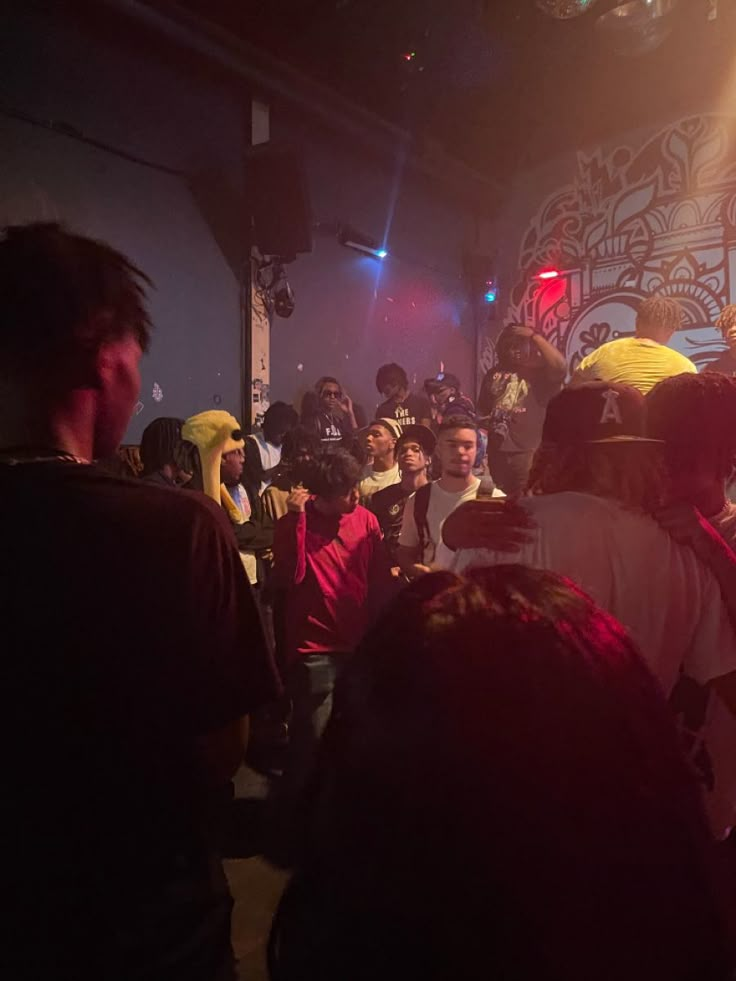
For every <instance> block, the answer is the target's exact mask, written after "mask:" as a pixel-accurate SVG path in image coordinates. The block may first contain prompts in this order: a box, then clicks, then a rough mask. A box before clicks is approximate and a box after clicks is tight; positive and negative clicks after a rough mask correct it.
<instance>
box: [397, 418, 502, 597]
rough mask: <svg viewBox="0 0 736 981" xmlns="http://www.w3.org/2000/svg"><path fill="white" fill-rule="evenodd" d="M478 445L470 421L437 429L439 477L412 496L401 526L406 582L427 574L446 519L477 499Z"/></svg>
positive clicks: (400, 558)
mask: <svg viewBox="0 0 736 981" xmlns="http://www.w3.org/2000/svg"><path fill="white" fill-rule="evenodd" d="M477 445H478V430H477V428H476V425H475V422H474V421H473V420H472V419H471V418H470V417H468V416H449V417H448V418H446V419H444V420H443V421H442V423H441V425H440V426H439V428H438V430H437V448H436V451H435V455H436V458H437V461H438V462H439V464H440V467H441V468H442V476H441V477H440V478H439V480H435V481H434V482H433V483H431V484H426V485H425V486H424V487H421V488H419V490H418V491H416V492H415V493H414V494H412V495H411V497H410V498H409V499H408V501H407V502H406V506H405V507H404V517H403V519H402V522H401V532H400V533H399V546H398V549H397V557H398V562H399V566H400V567H401V571H402V572H403V574H404V575H405V576H407V577H408V578H409V579H414V578H416V577H417V576H418V575H422V574H423V573H425V572H429V571H430V568H431V566H432V565H433V564H434V563H435V561H436V560H437V559H438V558H440V556H439V555H438V550H439V549H441V546H442V524H443V522H444V520H445V518H446V517H447V516H448V514H450V513H451V512H452V511H454V510H455V508H456V507H458V506H459V505H460V504H462V503H463V502H464V501H472V500H474V499H475V497H476V496H477V494H478V488H479V487H480V480H479V479H478V477H476V476H475V475H474V474H473V463H474V461H475V454H476V449H477ZM495 493H496V494H500V493H501V492H500V491H498V492H495ZM501 496H503V495H502V494H501Z"/></svg>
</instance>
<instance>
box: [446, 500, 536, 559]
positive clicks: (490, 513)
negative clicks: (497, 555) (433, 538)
mask: <svg viewBox="0 0 736 981" xmlns="http://www.w3.org/2000/svg"><path fill="white" fill-rule="evenodd" d="M536 527H537V526H536V523H535V522H534V521H533V520H532V518H531V517H530V516H529V514H528V512H527V511H526V510H525V509H524V508H523V507H521V506H520V505H518V504H514V503H513V501H506V500H503V499H497V500H494V501H467V502H466V503H465V504H461V505H460V507H459V508H457V510H455V511H453V512H452V514H450V515H449V516H448V517H447V518H446V519H445V522H444V524H443V526H442V540H443V541H444V543H445V545H447V547H448V548H450V549H452V550H453V551H457V550H458V549H461V548H488V549H491V550H492V551H494V552H509V553H513V552H518V551H519V549H520V548H521V547H522V546H523V545H528V544H530V543H531V542H533V541H534V538H533V535H532V532H533V531H534V529H535V528H536Z"/></svg>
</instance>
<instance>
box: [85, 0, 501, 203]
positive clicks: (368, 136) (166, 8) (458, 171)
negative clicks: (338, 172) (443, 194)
mask: <svg viewBox="0 0 736 981" xmlns="http://www.w3.org/2000/svg"><path fill="white" fill-rule="evenodd" d="M102 4H103V5H104V6H106V7H108V8H111V9H115V10H116V11H118V12H119V13H122V14H124V15H126V16H127V17H128V18H132V19H135V20H136V21H138V22H139V23H141V24H143V25H145V26H147V27H148V28H149V29H151V30H154V31H155V32H157V33H159V34H160V35H164V36H165V37H167V38H168V39H169V40H171V41H173V42H175V43H176V44H178V45H179V46H181V47H183V48H185V49H189V50H191V51H194V52H196V53H198V54H199V55H201V56H204V57H205V58H207V59H210V60H212V61H213V62H214V63H216V64H219V65H220V66H221V67H223V68H225V69H226V70H228V71H229V72H231V73H232V74H233V75H235V76H237V77H240V78H243V79H244V80H247V82H248V83H249V84H250V86H251V87H252V88H253V89H255V92H254V94H257V95H260V96H261V97H262V98H265V99H266V101H267V100H268V98H269V96H274V97H278V98H280V99H283V100H284V101H285V102H286V103H288V104H290V105H292V106H294V107H297V108H299V109H302V110H305V111H307V112H308V113H310V114H311V115H313V116H315V117H318V118H320V119H322V120H324V121H325V122H327V123H328V124H330V126H331V127H332V128H333V129H334V128H337V129H338V130H339V131H340V132H341V133H344V134H346V135H349V136H351V137H354V138H356V139H358V140H360V141H361V142H362V143H363V144H364V145H366V146H369V147H371V148H372V149H377V150H379V151H381V152H382V153H383V154H384V155H385V156H387V157H388V159H389V160H395V158H396V155H397V153H401V154H406V157H407V166H408V167H409V169H411V170H413V171H415V172H416V173H418V174H421V175H423V176H425V177H428V178H430V179H432V180H433V181H435V182H437V183H439V184H441V185H444V186H445V187H446V188H447V190H448V191H452V192H454V194H455V195H457V196H458V198H460V199H462V200H463V201H465V202H466V204H468V205H472V207H473V208H474V209H475V210H476V211H478V212H480V213H485V214H493V213H494V212H495V210H496V208H497V205H498V202H499V200H500V196H501V195H503V194H504V193H505V192H506V187H505V186H504V185H503V184H501V183H500V182H499V181H496V180H495V179H494V178H492V177H487V176H485V175H482V174H480V173H478V172H477V171H476V170H473V168H471V167H469V166H468V165H467V164H464V163H462V162H461V161H459V160H457V159H455V158H454V157H451V156H450V155H449V154H447V153H445V151H444V150H443V149H442V148H441V147H440V145H439V144H435V143H432V142H430V141H426V140H424V141H422V143H421V145H419V144H417V142H416V141H415V140H414V138H413V137H412V135H411V134H410V133H408V132H407V131H406V130H403V129H401V128H400V127H398V126H395V125H393V124H391V123H389V122H387V121H386V120H385V119H382V118H381V117H379V116H377V115H376V114H374V113H372V112H370V111H369V110H368V109H365V108H363V107H361V106H358V105H356V104H355V103H353V102H351V101H350V100H349V99H346V98H345V97H344V96H342V95H340V94H339V93H338V92H335V91H334V90H332V89H330V88H329V87H327V86H325V85H322V84H320V83H318V82H315V81H313V80H312V79H310V78H308V77H307V76H305V75H303V74H302V73H301V72H299V71H297V70H296V69H294V68H292V67H291V66H289V65H287V64H284V63H283V62H280V61H278V60H277V59H275V58H273V57H272V56H270V55H268V54H267V53H265V52H263V51H261V50H259V49H258V48H256V47H254V46H253V45H250V44H248V42H246V41H244V40H242V39H241V38H239V37H235V36H234V35H233V34H231V33H230V32H228V31H226V30H223V29H222V28H220V27H218V26H216V25H214V24H212V23H211V22H210V21H208V20H205V19H203V18H202V17H199V16H197V15H195V14H192V13H190V12H189V11H187V10H185V9H183V8H182V7H181V6H180V5H179V4H177V3H174V2H171V0H155V2H150V0H102Z"/></svg>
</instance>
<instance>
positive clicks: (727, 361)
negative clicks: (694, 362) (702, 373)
mask: <svg viewBox="0 0 736 981" xmlns="http://www.w3.org/2000/svg"><path fill="white" fill-rule="evenodd" d="M716 327H717V328H718V329H719V330H720V332H721V334H722V335H723V340H724V341H725V342H726V344H727V348H726V350H725V351H724V352H723V354H721V355H720V356H719V357H718V358H716V360H715V361H712V362H711V363H710V364H709V365H708V366H707V367H706V369H705V370H706V371H718V372H720V373H721V374H723V375H731V377H734V376H736V303H730V304H729V305H728V306H727V307H724V308H723V310H722V311H721V315H720V317H719V318H718V320H716Z"/></svg>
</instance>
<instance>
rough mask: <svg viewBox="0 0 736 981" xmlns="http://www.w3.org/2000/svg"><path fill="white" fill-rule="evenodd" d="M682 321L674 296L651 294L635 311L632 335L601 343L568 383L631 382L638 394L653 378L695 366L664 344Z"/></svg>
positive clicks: (649, 387)
mask: <svg viewBox="0 0 736 981" xmlns="http://www.w3.org/2000/svg"><path fill="white" fill-rule="evenodd" d="M681 324H682V307H681V306H680V304H679V303H678V301H677V300H675V299H673V298H672V297H668V296H660V295H657V294H655V295H654V296H649V297H647V298H646V300H643V301H642V303H641V305H640V306H639V309H638V311H637V314H636V326H635V328H634V336H633V337H619V338H617V339H616V340H614V341H609V342H608V343H607V344H602V345H601V346H600V347H599V348H597V350H595V351H593V352H592V354H589V355H588V356H587V357H585V358H583V360H582V361H581V362H580V364H579V365H578V367H577V369H576V370H575V372H574V374H573V376H572V379H571V380H570V384H571V385H579V384H582V383H583V382H587V381H604V382H613V383H615V384H621V385H631V386H633V388H637V389H638V390H639V391H640V392H641V393H642V395H646V394H647V392H649V391H651V390H652V389H653V388H654V386H655V385H656V384H657V382H659V381H662V379H663V378H670V377H672V375H681V374H683V372H690V373H691V374H695V372H697V370H698V369H697V368H696V367H695V365H694V364H693V363H692V361H690V359H689V358H686V357H685V355H684V354H680V352H679V351H673V350H672V348H670V347H668V346H667V345H668V344H669V342H670V341H671V340H672V337H673V335H674V334H675V333H676V332H677V331H678V330H679V329H680V326H681Z"/></svg>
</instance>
